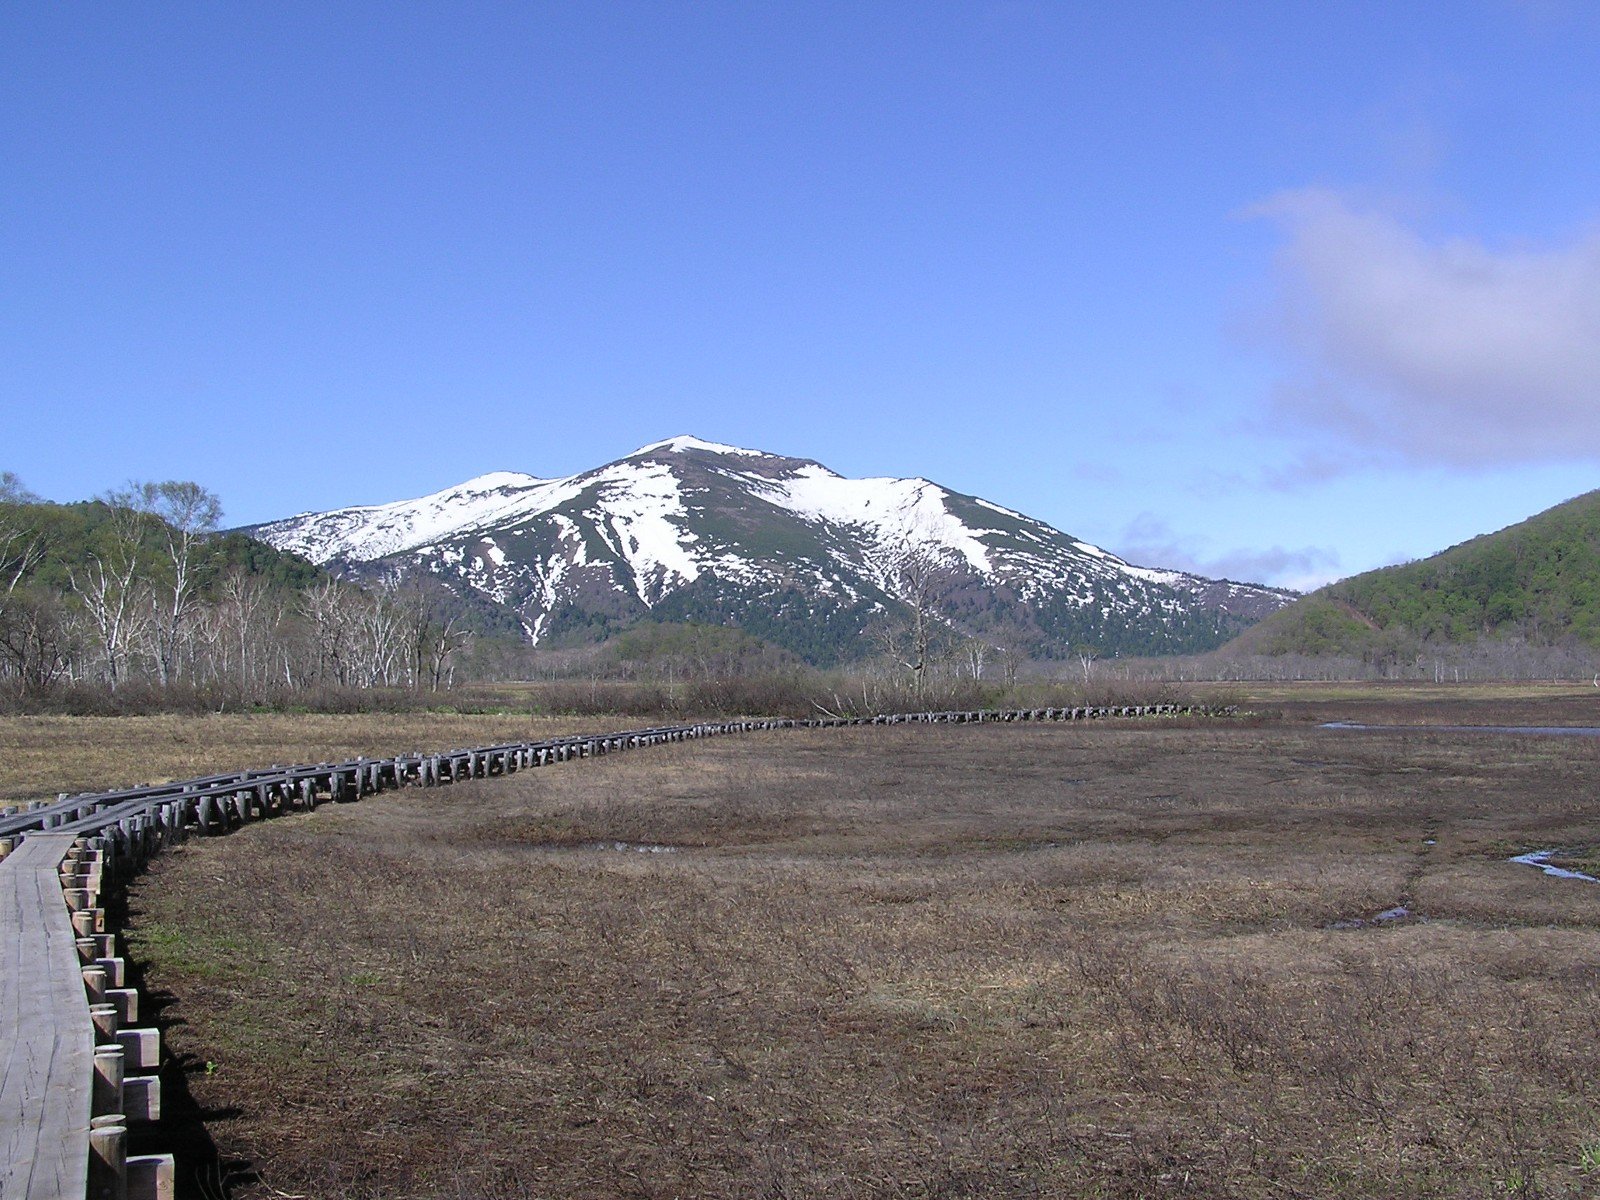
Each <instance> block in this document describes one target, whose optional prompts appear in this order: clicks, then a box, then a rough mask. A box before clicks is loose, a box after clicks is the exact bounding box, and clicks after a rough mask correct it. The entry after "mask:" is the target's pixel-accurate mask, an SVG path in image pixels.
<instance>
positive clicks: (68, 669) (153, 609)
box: [0, 472, 471, 703]
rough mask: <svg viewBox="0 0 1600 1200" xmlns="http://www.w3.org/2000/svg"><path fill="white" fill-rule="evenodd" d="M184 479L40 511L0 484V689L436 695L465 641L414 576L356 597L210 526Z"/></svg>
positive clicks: (210, 512) (203, 498)
mask: <svg viewBox="0 0 1600 1200" xmlns="http://www.w3.org/2000/svg"><path fill="white" fill-rule="evenodd" d="M221 518H222V506H221V503H220V502H219V501H218V499H217V497H216V496H215V495H213V494H212V493H211V492H209V491H207V490H206V489H205V488H203V487H201V486H200V485H199V484H197V483H193V482H189V481H183V480H166V481H163V482H145V483H130V484H129V485H127V486H126V487H123V488H120V489H116V490H113V491H109V492H106V493H104V494H102V495H101V496H98V497H96V498H95V499H94V500H91V501H87V502H84V503H80V504H64V505H63V504H51V503H47V502H45V501H44V500H42V499H41V498H40V497H38V496H36V495H34V494H32V493H31V492H29V491H28V490H27V489H26V488H25V487H24V486H23V485H22V483H21V481H20V480H19V479H18V478H17V477H16V475H15V474H13V473H11V472H5V473H4V474H0V689H3V690H4V691H5V692H8V693H11V694H12V695H14V696H21V697H25V698H27V697H32V698H38V697H41V696H47V695H50V694H51V693H54V692H59V691H62V690H65V689H80V690H81V689H88V690H95V691H101V692H105V693H109V694H117V693H124V692H127V691H128V690H130V689H144V690H155V691H160V692H168V693H170V692H173V691H177V690H189V691H194V692H205V693H208V694H213V695H216V696H218V697H221V698H224V699H232V700H234V701H236V702H239V703H255V702H263V701H266V700H268V699H276V698H280V697H282V696H284V695H285V694H289V695H293V694H298V693H305V692H309V691H312V690H317V689H344V688H373V687H391V688H393V687H402V688H412V689H417V690H435V691H436V690H439V689H441V688H446V687H449V686H450V685H451V684H452V683H453V682H454V680H455V674H456V670H457V667H458V663H459V660H460V658H461V656H462V654H463V652H464V651H466V650H467V649H468V647H469V645H470V642H471V633H470V631H469V630H468V629H467V628H465V626H464V622H463V617H462V616H461V614H460V613H459V612H458V611H452V606H451V605H450V604H449V602H448V598H447V597H446V596H444V595H443V594H442V593H441V591H440V589H439V588H438V587H436V586H431V585H430V584H428V583H427V582H425V581H418V580H409V581H402V580H401V579H400V578H398V577H387V578H381V579H378V580H376V581H372V582H370V583H369V584H368V585H367V586H365V587H360V586H356V585H354V584H352V583H348V582H343V581H340V580H338V579H335V578H334V577H333V576H331V575H329V574H328V573H327V572H325V571H322V570H320V569H319V568H317V567H315V566H313V565H312V564H310V563H308V562H306V561H305V560H304V559H300V558H298V557H296V556H294V555H290V554H285V553H283V552H280V551H277V550H274V549H273V548H272V547H270V546H267V545H265V544H264V543H261V542H258V541H255V540H254V539H251V538H248V537H245V536H244V535H242V534H238V533H224V532H220V531H219V528H218V527H219V524H220V521H221Z"/></svg>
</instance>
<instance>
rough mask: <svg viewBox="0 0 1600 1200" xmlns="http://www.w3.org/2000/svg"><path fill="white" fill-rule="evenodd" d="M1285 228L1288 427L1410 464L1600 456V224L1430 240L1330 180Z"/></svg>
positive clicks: (1283, 400) (1263, 213) (1277, 400)
mask: <svg viewBox="0 0 1600 1200" xmlns="http://www.w3.org/2000/svg"><path fill="white" fill-rule="evenodd" d="M1250 215H1253V216H1260V217H1265V218H1268V219H1270V220H1272V221H1274V222H1275V223H1276V224H1277V225H1278V226H1279V228H1280V229H1282V230H1283V232H1284V234H1285V238H1286V240H1285V243H1284V245H1283V246H1282V247H1281V249H1280V251H1279V255H1278V274H1279V283H1280V291H1279V297H1278V300H1279V309H1278V313H1277V320H1276V322H1275V324H1276V330H1275V333H1276V334H1277V335H1278V336H1279V337H1280V338H1281V339H1282V342H1283V344H1284V345H1285V346H1286V347H1287V349H1288V350H1289V352H1290V354H1291V356H1292V358H1293V359H1294V360H1295V362H1296V369H1295V371H1294V373H1293V374H1292V375H1291V376H1290V377H1289V378H1287V379H1285V380H1284V381H1283V382H1282V383H1281V384H1280V385H1279V387H1278V388H1277V390H1276V393H1275V395H1274V396H1273V397H1272V402H1271V403H1272V409H1273V415H1274V417H1275V418H1276V420H1277V422H1278V423H1280V424H1284V425H1287V426H1290V427H1292V428H1297V429H1299V430H1302V431H1305V430H1311V431H1316V432H1319V433H1322V434H1331V435H1333V436H1334V437H1335V438H1337V439H1338V440H1339V441H1340V442H1342V443H1343V444H1345V445H1347V446H1352V447H1357V448H1360V449H1362V450H1366V451H1370V452H1376V453H1378V454H1396V455H1399V456H1400V457H1402V458H1403V459H1405V460H1408V461H1411V462H1413V463H1435V464H1445V465H1450V466H1469V467H1479V466H1489V465H1494V464H1502V463H1529V462H1549V461H1558V460H1567V461H1571V460H1573V459H1579V458H1600V229H1597V230H1592V231H1590V232H1587V233H1586V234H1584V235H1583V236H1581V237H1578V238H1576V239H1574V240H1573V241H1572V242H1571V243H1570V244H1568V245H1566V246H1563V247H1558V248H1546V249H1525V248H1512V249H1498V250H1497V249H1492V248H1489V247H1486V246H1485V245H1483V244H1482V243H1481V242H1477V241H1472V240H1468V239H1453V240H1447V241H1430V240H1428V239H1426V238H1424V237H1423V236H1421V235H1420V234H1418V233H1416V232H1415V231H1413V230H1412V229H1410V228H1408V227H1406V226H1405V225H1404V224H1402V222H1401V221H1399V220H1398V219H1396V218H1395V217H1394V216H1391V215H1389V214H1387V213H1384V212H1380V211H1377V210H1374V209H1368V208H1360V207H1357V206H1355V205H1354V204H1352V203H1351V202H1350V201H1349V200H1348V199H1347V198H1345V197H1344V196H1341V195H1340V194H1338V193H1336V192H1333V191H1329V190H1326V189H1320V188H1307V189H1302V190H1298V191H1289V192H1282V193H1280V194H1278V195H1277V196H1274V197H1273V198H1272V199H1270V200H1268V201H1267V202H1265V203H1264V204H1261V205H1258V206H1256V207H1255V208H1254V209H1252V210H1251V214H1250Z"/></svg>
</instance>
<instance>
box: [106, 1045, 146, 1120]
mask: <svg viewBox="0 0 1600 1200" xmlns="http://www.w3.org/2000/svg"><path fill="white" fill-rule="evenodd" d="M97 1053H98V1052H97ZM121 1111H122V1115H123V1116H124V1117H126V1118H127V1119H128V1122H129V1124H132V1123H134V1122H143V1121H159V1120H161V1076H159V1075H130V1076H128V1077H127V1078H125V1079H124V1080H123V1081H122V1110H121Z"/></svg>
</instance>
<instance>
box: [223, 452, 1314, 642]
mask: <svg viewBox="0 0 1600 1200" xmlns="http://www.w3.org/2000/svg"><path fill="white" fill-rule="evenodd" d="M246 532H249V533H251V534H252V535H253V536H255V537H258V538H260V539H262V540H263V541H266V542H269V543H271V544H272V545H273V546H275V547H277V548H278V549H280V550H290V551H293V552H295V553H297V554H301V555H303V556H305V557H306V558H309V559H311V560H312V561H314V562H318V563H323V564H327V565H329V566H330V567H333V568H335V569H337V570H341V571H344V572H345V573H348V574H351V575H353V576H355V577H357V578H363V577H370V576H371V575H372V574H373V573H374V572H376V571H383V572H394V571H400V572H418V571H420V572H425V573H427V574H430V575H434V576H437V577H438V578H440V579H442V580H444V581H446V582H447V583H449V584H450V585H451V586H452V587H453V588H455V589H456V590H457V591H458V592H460V593H462V594H464V595H472V596H475V597H478V598H482V599H487V600H488V601H492V602H493V603H494V604H496V605H501V606H504V607H505V608H507V609H509V610H511V611H513V612H515V614H516V616H517V619H518V621H519V622H520V624H521V626H522V628H523V629H524V630H525V632H526V633H527V635H528V637H529V638H531V639H532V640H533V641H535V642H538V643H560V642H569V641H573V640H585V639H593V638H597V637H601V636H604V635H606V634H607V633H609V632H614V631H616V630H618V629H620V628H622V627H624V626H626V625H628V624H631V623H632V622H634V621H637V620H641V619H653V620H698V621H709V622H714V623H719V624H737V625H740V626H742V627H743V628H745V629H746V630H747V631H749V632H751V633H754V634H757V635H758V636H761V637H765V638H767V639H769V640H770V641H772V642H775V643H776V644H778V645H781V646H785V647H787V648H789V649H791V650H793V651H795V652H796V653H798V654H800V655H802V656H803V657H805V658H807V659H809V660H811V661H813V662H832V661H839V660H841V659H849V658H852V657H855V656H857V655H859V654H861V653H865V652H867V651H868V650H869V649H870V646H869V645H868V644H867V638H866V635H867V633H868V632H869V631H870V630H871V629H872V628H873V627H874V625H881V624H882V623H883V622H885V621H886V620H889V619H892V618H893V616H894V615H895V614H896V613H898V612H903V611H904V610H905V607H906V602H907V601H908V600H910V599H912V598H913V595H912V593H913V592H917V593H919V594H920V595H921V596H923V597H924V601H925V604H927V605H928V606H930V607H931V608H932V609H933V611H934V612H936V613H937V614H938V615H939V617H940V618H941V619H942V621H943V622H944V623H945V624H947V625H948V626H950V627H951V628H953V629H955V630H958V631H960V632H962V633H964V634H970V635H974V636H979V637H985V638H991V639H993V640H997V641H999V640H1008V641H1011V642H1015V643H1018V644H1020V645H1022V646H1024V647H1026V648H1027V649H1029V650H1031V651H1032V652H1034V653H1036V654H1045V655H1050V654H1060V653H1064V652H1065V651H1066V649H1067V648H1068V647H1070V646H1072V645H1077V644H1090V645H1093V646H1095V647H1096V648H1097V649H1098V650H1099V651H1100V652H1101V653H1103V654H1107V653H1116V652H1120V653H1162V652H1178V651H1191V650H1200V649H1207V648H1210V647H1211V646H1214V645H1217V644H1220V643H1221V642H1222V641H1224V640H1226V638H1227V637H1229V636H1231V635H1232V634H1234V633H1237V632H1238V631H1239V630H1240V629H1242V628H1244V627H1245V626H1246V625H1249V624H1251V623H1253V622H1254V621H1256V620H1259V619H1260V618H1261V617H1264V616H1266V615H1267V614H1269V613H1271V612H1274V611H1276V610H1277V609H1278V608H1281V607H1282V606H1283V605H1284V604H1286V603H1288V602H1289V601H1290V600H1291V599H1293V598H1294V597H1293V594H1292V593H1288V592H1283V591H1280V590H1278V589H1274V588H1266V587H1260V586H1256V585H1252V584H1241V583H1232V582H1228V581H1219V580H1212V579H1205V578H1202V577H1200V576H1196V575H1189V574H1186V573H1184V572H1181V571H1167V570H1158V569H1152V568H1148V567H1138V566H1133V565H1132V564H1129V563H1127V562H1124V561H1123V560H1122V559H1120V558H1118V557H1117V556H1116V555H1114V554H1111V553H1109V552H1108V551H1105V550H1102V549H1100V548H1099V547H1097V546H1092V545H1090V544H1088V543H1087V542H1082V541H1079V540H1077V539H1075V538H1072V537H1069V536H1068V535H1066V534H1064V533H1061V532H1059V531H1058V530H1056V529H1053V528H1051V527H1050V526H1049V525H1046V524H1044V523H1043V522H1040V521H1035V520H1033V519H1032V518H1030V517H1026V516H1024V515H1022V514H1021V513H1018V512H1013V511H1012V510H1011V509H1008V508H1003V507H1001V506H1000V505H998V504H992V503H990V502H989V501H987V500H981V499H978V498H977V497H975V496H966V495H962V494H960V493H958V492H952V491H949V490H947V489H945V488H942V487H940V486H939V485H938V484H935V483H930V482H929V481H928V480H926V479H846V478H844V477H843V476H841V475H837V474H835V473H834V472H833V471H830V470H828V468H826V467H824V466H822V465H821V464H820V463H816V462H812V461H810V460H808V459H799V458H787V457H784V456H782V455H777V454H767V453H763V452H761V451H758V450H744V449H741V448H739V447H737V446H725V445H719V444H717V443H715V442H706V441H701V440H700V439H698V438H693V437H675V438H671V439H668V440H667V441H664V442H656V443H653V444H651V445H649V446H645V447H643V448H642V449H639V450H636V451H634V452H633V453H632V454H630V455H628V456H627V457H626V458H622V459H619V460H617V461H616V462H613V463H608V464H606V465H605V466H603V467H598V468H596V469H595V470H592V471H585V472H583V473H582V474H579V475H573V476H569V477H567V478H565V479H539V478H536V477H535V476H532V475H522V474H517V473H515V472H496V473H494V474H490V475H482V476H479V477H478V478H477V479H473V480H469V481H468V482H466V483H463V484H460V485H459V486H457V487H453V488H450V489H447V490H446V491H442V492H437V493H435V494H433V495H431V496H424V497H422V498H420V499H417V500H403V501H398V502H396V503H394V504H383V505H376V506H372V507H363V508H346V509H339V510H337V511H334V512H326V513H303V514H301V515H299V516H295V517H289V518H286V519H284V520H281V521H273V522H271V523H269V524H266V525H259V526H255V527H253V528H251V529H249V530H247V531H246Z"/></svg>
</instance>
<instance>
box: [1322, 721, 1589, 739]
mask: <svg viewBox="0 0 1600 1200" xmlns="http://www.w3.org/2000/svg"><path fill="white" fill-rule="evenodd" d="M1317 728H1318V729H1365V730H1379V731H1382V732H1385V733H1395V732H1403V733H1527V734H1535V735H1537V736H1540V737H1600V725H1364V724H1362V723H1361V722H1359V721H1324V722H1323V723H1322V724H1321V725H1319V726H1317Z"/></svg>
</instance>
